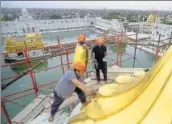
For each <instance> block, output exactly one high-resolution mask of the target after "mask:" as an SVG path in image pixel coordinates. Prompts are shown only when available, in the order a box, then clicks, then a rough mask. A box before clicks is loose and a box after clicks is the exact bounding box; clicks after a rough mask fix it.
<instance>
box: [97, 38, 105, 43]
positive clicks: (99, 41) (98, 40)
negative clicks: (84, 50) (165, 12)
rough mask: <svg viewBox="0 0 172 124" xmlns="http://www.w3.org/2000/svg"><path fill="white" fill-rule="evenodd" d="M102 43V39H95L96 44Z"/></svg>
mask: <svg viewBox="0 0 172 124" xmlns="http://www.w3.org/2000/svg"><path fill="white" fill-rule="evenodd" d="M103 42H104V39H103V38H96V43H100V44H102V43H103Z"/></svg>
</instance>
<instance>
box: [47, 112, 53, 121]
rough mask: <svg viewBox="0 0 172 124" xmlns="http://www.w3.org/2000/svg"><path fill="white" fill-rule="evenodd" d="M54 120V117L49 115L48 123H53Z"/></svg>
mask: <svg viewBox="0 0 172 124" xmlns="http://www.w3.org/2000/svg"><path fill="white" fill-rule="evenodd" d="M53 120H54V116H53V115H51V114H50V116H49V118H48V122H53Z"/></svg>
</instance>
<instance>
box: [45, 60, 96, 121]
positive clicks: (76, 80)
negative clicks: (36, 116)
mask: <svg viewBox="0 0 172 124" xmlns="http://www.w3.org/2000/svg"><path fill="white" fill-rule="evenodd" d="M85 70H86V65H85V63H84V62H82V61H78V62H76V63H74V70H71V71H67V72H65V74H64V75H63V76H62V77H61V79H60V80H59V82H58V83H57V85H56V88H55V89H54V92H53V93H54V101H53V103H52V106H51V114H50V117H49V119H48V121H49V122H52V121H53V120H54V116H55V113H56V112H57V111H58V109H59V106H60V105H61V104H62V103H63V101H64V100H65V99H66V98H68V97H71V96H72V94H73V93H74V92H76V93H77V95H78V97H79V99H80V101H81V103H82V104H83V105H87V104H88V103H89V102H88V101H87V99H86V95H85V94H87V95H89V96H92V95H95V94H96V92H97V90H95V89H91V88H88V87H87V86H86V85H85V84H84V83H83V80H82V78H81V77H82V76H83V74H84V72H85Z"/></svg>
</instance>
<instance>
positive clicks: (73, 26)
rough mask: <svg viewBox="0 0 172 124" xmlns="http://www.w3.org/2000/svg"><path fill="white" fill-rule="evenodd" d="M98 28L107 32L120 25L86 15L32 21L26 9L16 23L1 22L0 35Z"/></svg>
mask: <svg viewBox="0 0 172 124" xmlns="http://www.w3.org/2000/svg"><path fill="white" fill-rule="evenodd" d="M93 27H95V28H100V29H103V30H108V29H109V28H114V29H120V28H121V24H120V23H119V22H118V20H111V21H108V20H104V19H102V18H100V17H98V18H90V17H89V15H87V16H86V17H85V18H75V19H53V20H33V18H32V17H31V16H30V15H29V13H28V12H27V11H26V9H23V10H22V16H21V17H20V18H19V19H16V21H8V22H2V24H1V33H2V35H3V36H8V35H13V36H18V35H24V34H25V33H30V32H41V33H49V32H60V31H69V30H78V29H90V28H93Z"/></svg>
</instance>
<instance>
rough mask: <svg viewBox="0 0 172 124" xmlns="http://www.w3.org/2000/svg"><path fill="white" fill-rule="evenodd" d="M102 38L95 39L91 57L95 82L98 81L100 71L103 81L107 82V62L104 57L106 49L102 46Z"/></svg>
mask: <svg viewBox="0 0 172 124" xmlns="http://www.w3.org/2000/svg"><path fill="white" fill-rule="evenodd" d="M103 42H104V40H103V39H102V38H97V39H96V43H97V44H96V46H94V47H93V49H92V52H91V57H92V58H93V63H94V67H95V69H96V77H97V81H98V82H99V81H100V70H101V71H102V73H103V76H104V81H107V62H106V61H105V56H106V55H107V48H106V46H105V45H103Z"/></svg>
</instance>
